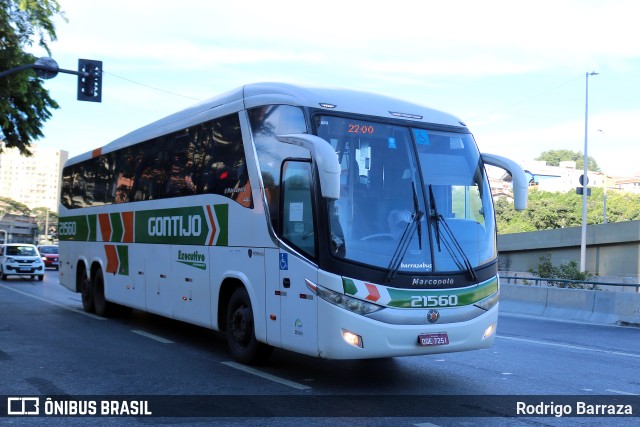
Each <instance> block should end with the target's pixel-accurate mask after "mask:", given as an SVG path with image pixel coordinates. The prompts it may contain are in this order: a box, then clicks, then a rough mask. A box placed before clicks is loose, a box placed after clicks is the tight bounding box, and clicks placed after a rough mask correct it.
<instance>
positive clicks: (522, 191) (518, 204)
mask: <svg viewBox="0 0 640 427" xmlns="http://www.w3.org/2000/svg"><path fill="white" fill-rule="evenodd" d="M481 156H482V161H483V162H484V163H486V164H488V165H491V166H497V167H499V168H500V169H504V170H506V171H507V172H509V174H510V175H511V179H512V183H513V207H514V208H515V209H516V210H518V211H521V210H524V209H526V208H527V197H528V196H529V181H528V179H527V175H526V174H525V173H524V170H522V168H521V167H520V166H519V165H518V164H517V163H516V162H514V161H513V160H510V159H507V158H506V157H502V156H498V155H495V154H486V153H483V154H481Z"/></svg>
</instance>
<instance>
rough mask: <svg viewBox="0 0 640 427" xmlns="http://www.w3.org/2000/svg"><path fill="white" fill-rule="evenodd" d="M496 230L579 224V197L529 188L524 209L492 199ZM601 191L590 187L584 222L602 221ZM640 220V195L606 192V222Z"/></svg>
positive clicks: (595, 222) (534, 229)
mask: <svg viewBox="0 0 640 427" xmlns="http://www.w3.org/2000/svg"><path fill="white" fill-rule="evenodd" d="M495 208H496V220H497V223H498V233H500V234H508V233H522V232H526V231H538V230H552V229H556V228H565V227H579V226H580V225H582V196H579V195H577V194H576V192H575V190H571V191H568V192H566V193H557V192H551V191H539V190H536V189H533V188H530V189H529V203H528V206H527V209H525V210H524V211H519V212H518V211H516V210H515V209H514V208H513V203H511V202H509V201H507V199H506V198H504V197H503V198H499V199H497V200H496V201H495ZM603 209H604V191H603V189H602V188H594V187H592V188H591V196H589V197H588V199H587V224H602V222H603V219H604V218H603V216H604V215H603ZM633 220H640V194H633V193H629V192H624V191H610V192H608V193H607V221H608V222H621V221H633Z"/></svg>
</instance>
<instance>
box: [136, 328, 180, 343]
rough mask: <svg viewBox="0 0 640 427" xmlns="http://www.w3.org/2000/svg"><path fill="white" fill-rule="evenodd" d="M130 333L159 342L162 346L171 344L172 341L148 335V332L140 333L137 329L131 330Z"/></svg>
mask: <svg viewBox="0 0 640 427" xmlns="http://www.w3.org/2000/svg"><path fill="white" fill-rule="evenodd" d="M131 332H133V333H134V334H138V335H142V336H143V337H147V338H151V339H152V340H156V341H159V342H161V343H163V344H173V341H171V340H168V339H166V338H162V337H160V336H158V335H154V334H150V333H149V332H145V331H141V330H139V329H132V330H131Z"/></svg>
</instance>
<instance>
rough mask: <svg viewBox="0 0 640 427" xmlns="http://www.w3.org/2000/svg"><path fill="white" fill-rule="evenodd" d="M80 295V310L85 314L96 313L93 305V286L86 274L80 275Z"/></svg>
mask: <svg viewBox="0 0 640 427" xmlns="http://www.w3.org/2000/svg"><path fill="white" fill-rule="evenodd" d="M80 293H81V294H82V308H83V309H84V311H86V312H87V313H93V312H95V311H96V308H95V305H94V303H93V284H92V283H91V279H90V278H88V277H87V274H86V272H82V273H81V274H80Z"/></svg>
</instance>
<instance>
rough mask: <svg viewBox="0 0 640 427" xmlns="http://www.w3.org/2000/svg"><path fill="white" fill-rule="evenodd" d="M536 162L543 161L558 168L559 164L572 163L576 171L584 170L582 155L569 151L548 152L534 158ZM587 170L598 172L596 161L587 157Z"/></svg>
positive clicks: (578, 152) (579, 152)
mask: <svg viewBox="0 0 640 427" xmlns="http://www.w3.org/2000/svg"><path fill="white" fill-rule="evenodd" d="M536 160H544V161H545V162H547V164H548V165H549V166H560V162H565V161H574V162H576V168H577V169H584V154H583V153H582V152H581V151H571V150H549V151H545V152H543V153H542V154H540V155H539V156H538V157H536ZM587 160H588V161H587V169H588V170H590V171H594V172H600V167H599V166H598V163H597V162H596V160H595V159H594V158H593V157H591V156H587Z"/></svg>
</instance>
